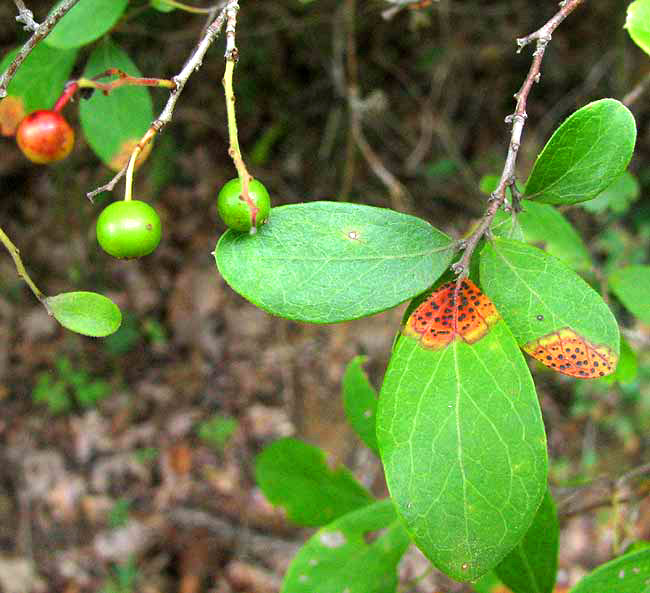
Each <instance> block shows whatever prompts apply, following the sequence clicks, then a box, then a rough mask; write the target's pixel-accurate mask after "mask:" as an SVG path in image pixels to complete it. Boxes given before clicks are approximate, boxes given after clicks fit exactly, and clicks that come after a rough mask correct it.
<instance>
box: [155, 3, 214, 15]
mask: <svg viewBox="0 0 650 593" xmlns="http://www.w3.org/2000/svg"><path fill="white" fill-rule="evenodd" d="M162 2H163V4H167V6H173V7H174V8H180V9H181V10H184V11H185V12H193V13H194V14H210V13H211V12H212V8H199V7H198V6H188V5H187V4H183V3H182V2H177V1H176V0H162Z"/></svg>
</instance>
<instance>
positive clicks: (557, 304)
mask: <svg viewBox="0 0 650 593" xmlns="http://www.w3.org/2000/svg"><path fill="white" fill-rule="evenodd" d="M480 273H481V284H482V286H483V288H484V290H485V292H486V293H487V295H488V296H489V297H490V298H491V299H492V301H493V302H494V304H495V305H496V307H497V309H498V310H499V312H500V313H501V315H502V317H503V318H504V319H505V321H506V323H507V324H508V326H509V327H510V329H511V330H512V333H513V335H514V336H515V339H516V340H517V342H518V343H519V345H521V346H522V347H524V348H526V347H527V346H529V345H531V344H533V343H534V342H536V341H537V340H540V339H546V338H547V337H548V336H551V335H552V334H556V333H557V332H559V331H560V330H564V329H568V330H570V331H572V332H574V333H575V334H578V336H580V337H581V338H583V339H584V340H586V341H588V342H589V343H590V344H591V346H593V347H605V348H606V349H608V351H609V352H610V354H611V357H612V360H611V362H612V366H613V367H615V366H616V362H617V360H618V354H619V339H620V336H619V330H618V324H617V323H616V319H615V318H614V315H613V314H612V312H611V311H610V310H609V307H608V306H607V304H606V303H605V302H604V301H603V299H602V298H601V296H600V295H599V294H598V293H597V292H596V291H595V290H594V289H593V288H591V286H589V285H588V284H587V283H586V282H585V281H584V280H583V279H582V278H580V276H578V275H577V274H576V273H575V272H574V271H573V270H571V269H570V268H568V267H567V266H566V265H565V264H564V263H562V262H561V261H560V260H558V259H557V258H555V257H553V256H552V255H549V254H547V253H545V252H543V251H542V250H541V249H537V248H536V247H533V246H531V245H526V244H525V243H520V242H519V241H509V240H507V239H494V240H493V241H491V242H489V243H488V244H487V245H486V246H485V248H484V249H483V251H482V252H481V264H480Z"/></svg>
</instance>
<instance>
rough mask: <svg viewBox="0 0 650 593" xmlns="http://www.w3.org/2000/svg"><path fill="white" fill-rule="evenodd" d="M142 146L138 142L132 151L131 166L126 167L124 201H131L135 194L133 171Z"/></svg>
mask: <svg viewBox="0 0 650 593" xmlns="http://www.w3.org/2000/svg"><path fill="white" fill-rule="evenodd" d="M141 150H142V148H141V147H140V145H139V144H138V145H137V146H136V147H135V148H134V149H133V152H132V153H131V158H130V159H129V166H128V167H127V169H126V181H125V186H124V201H125V202H129V201H130V200H131V198H132V196H133V171H134V170H135V161H136V160H138V155H139V154H140V152H141Z"/></svg>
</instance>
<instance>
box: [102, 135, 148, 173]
mask: <svg viewBox="0 0 650 593" xmlns="http://www.w3.org/2000/svg"><path fill="white" fill-rule="evenodd" d="M138 142H140V138H131V139H130V140H126V141H125V142H123V143H122V146H121V147H120V149H119V150H118V152H117V154H116V155H115V156H114V157H113V158H112V159H111V162H110V163H108V166H109V167H110V168H111V169H112V170H113V171H121V170H122V169H123V168H124V167H125V166H126V164H127V163H128V162H129V159H130V158H131V153H132V152H133V149H134V148H135V147H136V145H137V144H138ZM152 147H153V141H151V142H149V143H148V144H147V145H146V146H145V147H144V148H143V149H142V151H141V152H140V154H139V155H138V158H137V159H135V168H136V170H137V169H139V168H140V165H142V163H144V162H145V161H146V160H147V157H148V156H149V154H150V153H151V149H152Z"/></svg>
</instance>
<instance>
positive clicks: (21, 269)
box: [0, 228, 45, 303]
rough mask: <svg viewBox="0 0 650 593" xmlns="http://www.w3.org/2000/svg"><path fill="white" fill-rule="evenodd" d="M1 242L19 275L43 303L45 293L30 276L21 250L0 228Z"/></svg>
mask: <svg viewBox="0 0 650 593" xmlns="http://www.w3.org/2000/svg"><path fill="white" fill-rule="evenodd" d="M0 243H2V245H4V247H5V248H6V250H7V251H8V252H9V255H11V259H13V260H14V265H15V266H16V271H17V272H18V275H19V276H20V277H21V278H22V279H23V280H24V281H25V282H26V283H27V286H29V288H30V290H31V291H32V292H33V293H34V296H35V297H36V298H37V299H38V300H39V301H41V302H42V303H43V301H44V299H45V295H44V294H43V293H42V292H41V291H40V290H39V288H38V287H37V286H36V284H34V281H33V280H32V279H31V278H30V276H29V274H28V273H27V270H26V269H25V266H24V265H23V260H22V259H21V258H20V251H18V248H17V247H16V246H15V245H14V244H13V243H12V242H11V239H9V237H8V236H7V235H6V234H5V232H4V231H3V230H2V229H1V228H0Z"/></svg>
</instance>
